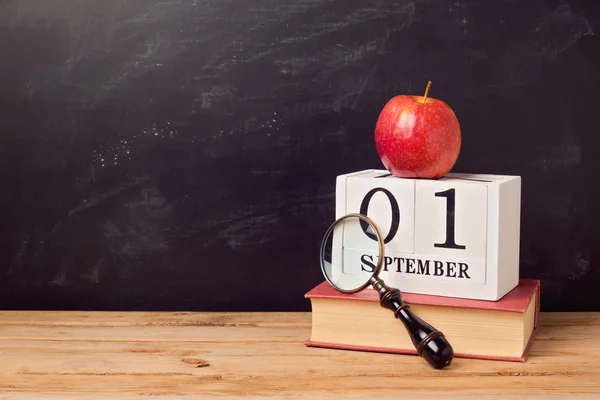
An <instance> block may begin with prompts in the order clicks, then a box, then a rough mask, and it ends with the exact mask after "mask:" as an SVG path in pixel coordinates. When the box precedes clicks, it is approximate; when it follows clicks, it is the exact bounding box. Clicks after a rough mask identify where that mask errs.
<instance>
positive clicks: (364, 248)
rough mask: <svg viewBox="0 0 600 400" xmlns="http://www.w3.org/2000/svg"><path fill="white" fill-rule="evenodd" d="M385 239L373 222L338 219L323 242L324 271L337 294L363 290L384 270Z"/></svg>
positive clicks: (353, 216) (349, 218)
mask: <svg viewBox="0 0 600 400" xmlns="http://www.w3.org/2000/svg"><path fill="white" fill-rule="evenodd" d="M382 241H383V239H381V235H380V233H379V232H378V230H377V228H376V227H375V226H374V225H373V224H372V222H371V221H370V220H369V219H367V218H365V217H364V216H360V215H352V214H350V215H347V216H345V217H344V218H340V219H338V220H337V221H336V222H335V223H334V224H333V225H332V226H331V227H330V228H329V230H328V231H327V233H326V234H325V236H324V238H323V243H322V253H321V269H322V271H323V275H324V276H325V279H326V280H327V281H328V282H329V283H330V284H331V285H332V286H333V287H334V288H335V289H337V290H339V291H341V292H345V293H353V292H357V291H360V290H363V289H364V288H366V287H367V286H368V285H369V284H370V280H371V278H372V277H373V276H376V274H377V273H378V268H380V264H381V263H380V261H379V259H380V251H381V252H382V251H383V248H382V247H381V246H380V244H382Z"/></svg>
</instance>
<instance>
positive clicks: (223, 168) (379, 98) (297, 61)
mask: <svg viewBox="0 0 600 400" xmlns="http://www.w3.org/2000/svg"><path fill="white" fill-rule="evenodd" d="M599 31H600V2H597V1H592V0H590V1H587V2H584V1H568V2H565V1H549V0H503V1H485V2H482V1H476V0H461V1H448V0H415V1H408V0H403V1H391V0H170V1H168V0H166V1H157V0H130V1H126V0H102V1H95V0H89V1H82V0H52V1H48V0H37V1H36V0H0V188H1V194H0V207H1V210H2V212H1V214H0V308H4V309H24V308H25V309H27V308H35V309H53V308H59V309H113V310H121V309H125V310H146V309H153V310H174V309H177V310H308V309H309V303H308V301H307V300H305V299H304V298H303V294H304V293H305V292H306V291H307V290H308V289H310V288H311V287H312V286H313V285H315V284H316V283H318V282H320V281H321V280H322V277H321V275H320V271H319V268H318V254H317V253H318V246H319V241H320V239H321V235H322V234H323V232H324V230H325V229H326V227H327V226H328V225H329V224H330V223H331V222H332V221H333V218H334V208H335V206H334V200H335V195H334V184H335V177H336V175H338V174H342V173H347V172H351V171H356V170H360V169H365V168H382V165H381V163H380V161H379V158H378V157H377V154H376V151H375V148H374V143H373V128H374V124H375V121H376V118H377V116H378V114H379V111H380V110H381V108H382V107H383V105H384V104H385V102H386V101H387V100H388V99H389V98H391V97H392V96H394V95H396V94H400V93H415V94H421V93H422V92H423V89H424V88H425V85H426V83H427V81H428V80H431V81H433V87H432V90H431V92H430V96H432V97H436V98H440V99H443V100H445V101H446V102H447V103H449V104H450V105H451V106H452V107H453V108H454V110H455V112H456V114H457V115H458V117H459V119H460V121H461V126H462V130H463V148H462V152H461V156H460V159H459V161H458V163H457V164H456V166H455V168H454V171H456V172H479V173H498V174H518V175H521V176H522V177H523V193H522V196H523V197H522V215H523V217H522V237H521V262H522V264H521V276H522V277H532V278H538V279H540V280H541V281H542V310H544V311H555V310H600V259H599V257H600V233H599V232H598V231H597V227H598V226H600V215H599V207H598V205H597V203H598V199H600V191H599V188H600V160H598V159H597V157H600V156H599V155H598V149H599V148H600V147H599V145H600V130H599V128H598V126H599V125H600V122H599V121H600V119H599V118H600V101H598V98H597V97H596V96H599V95H600V93H598V89H600V38H599V36H598V33H599Z"/></svg>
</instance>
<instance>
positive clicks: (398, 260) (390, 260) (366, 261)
mask: <svg viewBox="0 0 600 400" xmlns="http://www.w3.org/2000/svg"><path fill="white" fill-rule="evenodd" d="M376 258H378V257H377V256H376ZM360 260H361V266H360V267H361V270H362V271H366V272H373V271H375V268H376V265H375V263H374V261H373V256H372V255H370V254H363V255H362V256H361V257H360ZM394 266H395V267H394ZM388 267H394V268H396V272H403V273H405V274H417V275H433V276H447V277H450V278H463V279H471V277H470V276H469V274H468V273H467V270H468V269H469V265H468V264H466V263H463V262H452V261H437V260H422V259H419V258H417V259H414V258H408V257H389V256H385V258H384V264H383V270H384V271H388Z"/></svg>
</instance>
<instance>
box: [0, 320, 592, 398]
mask: <svg viewBox="0 0 600 400" xmlns="http://www.w3.org/2000/svg"><path fill="white" fill-rule="evenodd" d="M540 324H541V326H540V331H539V334H538V337H537V339H536V341H535V343H534V345H533V348H532V353H531V356H530V358H529V359H528V361H527V362H526V363H512V362H496V361H484V360H469V359H456V360H455V361H454V363H453V364H452V366H451V367H450V368H448V369H445V370H442V371H438V370H434V369H432V368H431V367H429V366H428V365H427V364H426V363H425V362H424V361H423V360H422V359H420V358H418V357H415V356H398V355H387V354H371V353H363V352H350V351H336V350H327V349H316V348H307V347H305V346H304V340H306V339H307V338H308V336H309V335H310V314H309V313H167V312H162V313H152V312H129V313H127V312H118V313H116V312H94V313H86V312H21V311H5V312H0V399H40V398H42V399H70V398H119V399H125V398H140V397H141V398H143V397H152V398H156V397H163V398H181V397H188V396H189V398H203V397H221V398H232V397H247V398H268V397H273V398H311V399H312V398H332V399H333V398H340V397H341V396H344V397H351V398H390V399H391V398H399V397H400V396H402V397H403V398H407V397H413V398H414V397H430V398H439V399H442V398H443V399H447V398H454V397H464V396H467V395H472V396H475V397H477V398H486V399H487V398H497V397H507V398H522V397H523V396H529V397H533V398H548V397H560V398H582V397H584V396H591V397H600V361H599V359H600V357H599V356H600V313H542V314H541V316H540Z"/></svg>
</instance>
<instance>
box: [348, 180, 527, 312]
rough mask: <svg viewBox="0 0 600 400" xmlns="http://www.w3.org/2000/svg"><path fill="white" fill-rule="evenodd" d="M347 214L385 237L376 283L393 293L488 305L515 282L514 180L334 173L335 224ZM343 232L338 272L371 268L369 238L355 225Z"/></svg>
mask: <svg viewBox="0 0 600 400" xmlns="http://www.w3.org/2000/svg"><path fill="white" fill-rule="evenodd" d="M348 213H362V214H365V215H367V216H369V217H370V218H371V219H373V220H374V222H375V223H376V224H377V225H378V226H379V228H380V230H381V232H382V234H383V236H384V237H385V261H384V268H383V271H382V272H381V274H380V277H381V278H382V279H383V280H384V281H385V282H386V283H387V284H388V285H390V286H395V287H397V288H399V289H400V290H401V291H404V292H411V293H422V294H431V295H438V296H450V297H462V298H470V299H480V300H491V301H495V300H498V299H500V298H501V297H502V296H504V295H505V294H506V293H508V292H509V291H510V290H512V289H514V288H515V287H516V286H517V284H518V282H519V240H520V216H521V178H520V177H519V176H506V175H485V174H461V173H449V174H447V175H446V176H444V177H443V178H440V179H437V180H432V179H408V178H398V177H395V176H393V175H391V174H390V173H389V172H388V171H386V170H365V171H359V172H354V173H350V174H345V175H340V176H338V177H337V182H336V218H339V217H341V216H343V215H345V214H348ZM345 229H346V231H344V232H343V236H342V237H341V238H342V239H341V240H342V242H343V247H342V249H343V250H342V251H343V256H344V269H345V271H344V272H345V273H350V274H351V273H353V271H360V270H362V271H369V269H372V268H374V265H375V263H376V261H377V256H378V254H377V249H376V246H374V245H373V240H375V239H373V238H371V237H369V236H368V235H367V233H366V232H365V231H363V230H362V228H361V227H360V225H359V224H355V225H353V226H352V227H349V228H345ZM338 243H339V242H338Z"/></svg>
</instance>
